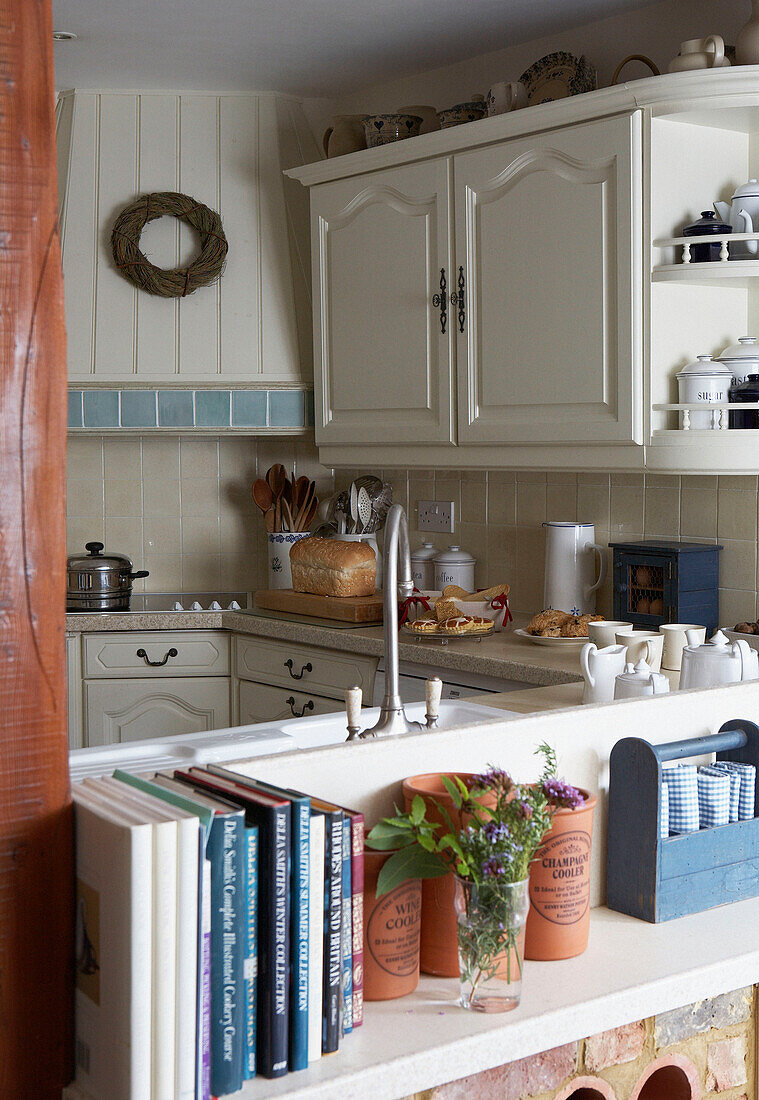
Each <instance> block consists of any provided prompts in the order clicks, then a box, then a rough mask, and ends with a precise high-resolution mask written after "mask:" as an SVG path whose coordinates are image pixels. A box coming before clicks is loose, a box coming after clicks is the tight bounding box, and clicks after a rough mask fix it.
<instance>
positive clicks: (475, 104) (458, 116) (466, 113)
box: [437, 96, 488, 130]
mask: <svg viewBox="0 0 759 1100" xmlns="http://www.w3.org/2000/svg"><path fill="white" fill-rule="evenodd" d="M487 113H488V107H487V104H486V102H485V98H484V96H480V97H479V98H475V99H472V100H470V101H469V103H456V104H455V105H454V106H453V107H447V108H446V110H444V111H438V113H437V117H438V118H439V119H440V125H441V127H442V129H443V130H447V129H448V128H449V127H451V126H461V125H462V123H464V122H476V121H477V119H480V118H485V116H486V115H487Z"/></svg>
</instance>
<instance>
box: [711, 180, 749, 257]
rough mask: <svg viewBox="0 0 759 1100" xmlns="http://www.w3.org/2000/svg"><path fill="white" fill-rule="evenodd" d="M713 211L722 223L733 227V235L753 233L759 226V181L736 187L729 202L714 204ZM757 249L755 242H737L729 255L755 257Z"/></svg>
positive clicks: (731, 246)
mask: <svg viewBox="0 0 759 1100" xmlns="http://www.w3.org/2000/svg"><path fill="white" fill-rule="evenodd" d="M714 209H715V210H716V211H717V213H718V214H719V216H720V218H722V220H723V222H725V223H726V224H727V225H731V226H732V227H733V233H753V232H754V229H755V227H756V226H757V225H759V181H757V180H754V179H751V180H749V181H748V183H744V184H742V185H741V186H740V187H736V189H735V191H733V197H732V199H731V201H730V202H729V203H727V202H715V204H714ZM757 248H759V242H757V241H738V242H737V243H736V244H731V245H730V255H731V256H732V257H735V256H747V255H748V256H756V253H757Z"/></svg>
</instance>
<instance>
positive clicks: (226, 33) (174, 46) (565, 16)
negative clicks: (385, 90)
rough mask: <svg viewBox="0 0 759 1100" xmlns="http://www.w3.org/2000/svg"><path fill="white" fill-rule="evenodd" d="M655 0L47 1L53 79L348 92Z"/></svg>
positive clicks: (71, 83)
mask: <svg viewBox="0 0 759 1100" xmlns="http://www.w3.org/2000/svg"><path fill="white" fill-rule="evenodd" d="M651 2H652V0H214V2H209V0H53V12H54V23H55V28H56V30H65V31H74V32H75V33H76V34H77V35H78V36H79V37H78V39H77V41H75V42H69V43H57V44H56V46H55V63H56V86H57V87H58V88H71V87H80V88H150V89H163V88H191V89H197V90H208V89H213V90H230V91H232V90H238V89H239V90H245V89H257V90H260V91H263V90H276V91H282V92H289V93H292V94H295V95H303V96H325V97H330V96H333V95H336V94H341V93H344V92H349V91H353V90H355V89H357V88H361V87H367V86H371V85H372V84H375V83H379V82H380V81H384V80H388V79H392V78H394V77H401V76H408V75H411V74H413V73H417V72H423V71H424V70H426V69H432V68H436V67H438V66H442V65H449V64H451V63H453V62H455V61H461V60H464V59H466V58H468V57H476V56H477V55H478V54H484V53H488V52H490V51H491V50H497V49H502V48H503V47H505V46H509V45H516V44H518V43H520V42H528V41H530V40H531V39H535V38H539V37H541V36H543V35H546V34H551V33H554V32H558V31H562V30H566V29H568V28H570V27H575V26H581V25H582V24H584V23H590V22H593V21H594V20H595V19H601V18H604V17H606V16H610V15H615V14H620V13H623V12H627V11H632V10H633V9H635V8H643V7H646V6H647V5H648V4H650V3H651Z"/></svg>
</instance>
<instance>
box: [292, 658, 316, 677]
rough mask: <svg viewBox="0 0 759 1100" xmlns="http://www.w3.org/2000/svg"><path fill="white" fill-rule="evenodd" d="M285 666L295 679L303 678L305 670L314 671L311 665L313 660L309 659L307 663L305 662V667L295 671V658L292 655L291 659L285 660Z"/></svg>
mask: <svg viewBox="0 0 759 1100" xmlns="http://www.w3.org/2000/svg"><path fill="white" fill-rule="evenodd" d="M285 668H286V669H287V670H288V672H289V673H290V675H291V676H292V678H293V680H302V679H303V674H304V673H305V672H313V671H314V670H313V667H312V665H311V662H310V661H309V662H308V663H307V664H305V665H304V666H303V668H302V669H301V670H300V672H293V659H292V657H290V659H289V660H287V661H285Z"/></svg>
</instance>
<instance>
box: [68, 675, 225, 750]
mask: <svg viewBox="0 0 759 1100" xmlns="http://www.w3.org/2000/svg"><path fill="white" fill-rule="evenodd" d="M85 709H86V715H87V744H88V745H89V746H92V745H115V744H120V743H122V742H124V741H142V740H144V739H145V738H154V737H168V736H170V735H175V734H180V733H184V734H188V733H203V732H205V731H207V730H216V729H224V727H225V726H228V725H229V679H228V677H226V676H223V677H222V676H207V677H203V676H197V677H190V676H185V677H177V678H175V679H169V678H167V679H162V680H160V681H157V680H155V679H151V680H148V679H141V678H135V679H131V680H129V679H123V680H88V681H86V682H85Z"/></svg>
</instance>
